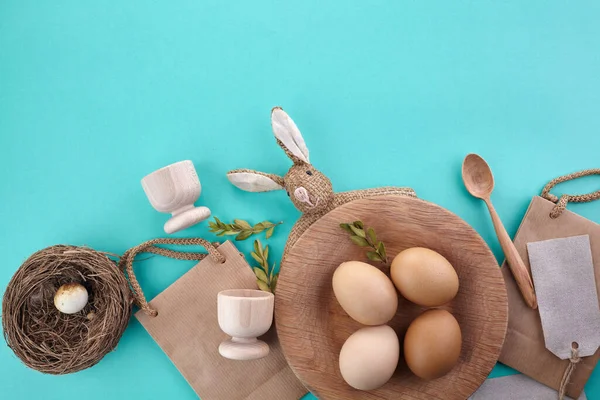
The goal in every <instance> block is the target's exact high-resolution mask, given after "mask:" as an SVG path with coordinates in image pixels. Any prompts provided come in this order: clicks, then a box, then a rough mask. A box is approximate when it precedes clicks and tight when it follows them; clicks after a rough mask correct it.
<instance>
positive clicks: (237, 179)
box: [227, 169, 283, 192]
mask: <svg viewBox="0 0 600 400" xmlns="http://www.w3.org/2000/svg"><path fill="white" fill-rule="evenodd" d="M227 179H229V181H230V182H231V183H233V184H234V185H235V186H236V187H238V188H240V189H242V190H245V191H246V192H270V191H272V190H280V189H283V178H282V177H280V176H278V175H274V174H265V173H263V172H258V171H253V170H251V169H236V170H234V171H229V172H228V173H227Z"/></svg>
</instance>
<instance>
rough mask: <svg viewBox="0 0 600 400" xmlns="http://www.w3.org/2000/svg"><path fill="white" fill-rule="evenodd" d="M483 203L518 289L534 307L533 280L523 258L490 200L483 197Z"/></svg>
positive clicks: (528, 303) (535, 300)
mask: <svg viewBox="0 0 600 400" xmlns="http://www.w3.org/2000/svg"><path fill="white" fill-rule="evenodd" d="M485 204H487V206H488V209H489V210H490V215H491V216H492V222H493V223H494V229H495V230H496V235H497V236H498V240H499V241H500V246H502V251H504V255H505V256H506V261H507V262H508V266H509V268H510V271H511V272H512V274H513V276H514V277H515V280H516V281H517V285H518V286H519V290H521V294H522V295H523V299H525V303H527V305H528V306H529V307H531V308H533V309H536V308H537V299H536V296H535V291H534V289H533V282H532V281H531V277H530V276H529V271H527V267H526V266H525V264H524V263H523V260H522V259H521V256H520V255H519V253H518V252H517V249H516V247H515V245H514V244H513V242H512V240H511V239H510V236H508V233H507V232H506V229H504V225H503V224H502V221H501V220H500V217H499V216H498V213H497V212H496V210H495V209H494V206H493V205H492V202H491V200H489V199H485Z"/></svg>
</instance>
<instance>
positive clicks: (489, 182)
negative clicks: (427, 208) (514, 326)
mask: <svg viewBox="0 0 600 400" xmlns="http://www.w3.org/2000/svg"><path fill="white" fill-rule="evenodd" d="M462 178H463V182H464V183H465V187H466V188H467V190H468V191H469V193H471V194H472V195H473V196H475V197H477V198H479V199H482V200H483V201H485V204H486V205H487V207H488V210H489V211H490V216H491V217H492V223H493V224H494V230H495V231H496V236H498V241H499V242H500V246H501V247H502V251H503V252H504V255H505V257H506V261H507V262H508V266H509V268H510V271H511V272H512V273H513V275H514V277H515V280H516V282H517V284H518V285H519V289H520V290H521V294H522V295H523V299H524V300H525V301H526V302H527V305H528V306H529V307H531V308H534V309H535V308H537V299H536V296H535V290H534V288H533V281H532V279H531V274H530V273H529V271H528V270H527V268H526V267H525V264H524V263H523V260H522V259H521V256H520V255H519V253H518V252H517V249H516V248H515V245H514V244H513V242H512V240H510V236H508V233H507V232H506V229H505V228H504V224H502V221H501V220H500V216H499V215H498V213H497V212H496V209H495V208H494V205H493V204H492V200H491V198H490V197H491V195H492V191H493V190H494V176H493V175H492V170H491V169H490V167H489V165H488V164H487V163H486V162H485V160H484V159H483V158H481V157H480V156H479V155H477V154H469V155H467V156H466V157H465V160H464V162H463V166H462Z"/></svg>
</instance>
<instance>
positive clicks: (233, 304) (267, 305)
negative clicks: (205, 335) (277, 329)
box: [217, 289, 275, 360]
mask: <svg viewBox="0 0 600 400" xmlns="http://www.w3.org/2000/svg"><path fill="white" fill-rule="evenodd" d="M217 303H218V319H219V326H220V327H221V330H222V331H223V332H225V333H226V334H228V335H229V336H231V337H232V338H231V339H229V340H226V341H224V342H223V343H221V345H220V346H219V353H220V354H221V355H222V356H223V357H225V358H229V359H232V360H256V359H258V358H263V357H265V356H266V355H268V354H269V345H268V344H266V343H265V342H263V341H262V340H258V339H257V337H258V336H261V335H264V334H265V333H267V331H268V330H269V328H270V327H271V324H272V323H273V306H274V304H275V297H274V296H273V294H272V293H269V292H263V291H262V290H252V289H232V290H223V291H222V292H219V294H218V295H217Z"/></svg>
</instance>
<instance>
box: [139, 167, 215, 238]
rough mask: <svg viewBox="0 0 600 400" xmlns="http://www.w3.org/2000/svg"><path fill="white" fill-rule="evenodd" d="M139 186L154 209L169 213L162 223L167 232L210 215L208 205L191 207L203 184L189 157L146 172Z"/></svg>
mask: <svg viewBox="0 0 600 400" xmlns="http://www.w3.org/2000/svg"><path fill="white" fill-rule="evenodd" d="M142 187H143V188H144V192H146V196H147V197H148V200H150V204H152V207H154V209H155V210H156V211H159V212H162V213H171V214H172V217H171V218H170V219H169V220H168V221H167V222H166V223H165V226H164V229H165V232H166V233H174V232H177V231H180V230H182V229H185V228H188V227H190V226H192V225H195V224H197V223H198V222H200V221H203V220H205V219H207V218H208V217H210V210H209V209H208V208H207V207H195V206H194V203H195V202H196V200H198V198H200V193H201V192H202V186H201V185H200V179H199V178H198V174H197V173H196V169H195V168H194V164H193V163H192V162H191V161H190V160H185V161H179V162H176V163H175V164H171V165H167V166H166V167H164V168H161V169H159V170H157V171H154V172H152V173H151V174H149V175H146V176H145V177H144V178H143V179H142Z"/></svg>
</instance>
